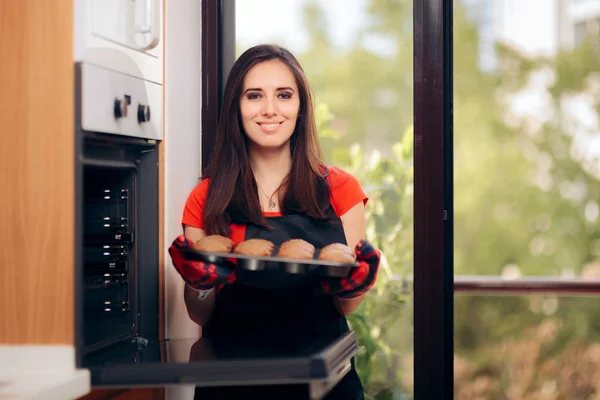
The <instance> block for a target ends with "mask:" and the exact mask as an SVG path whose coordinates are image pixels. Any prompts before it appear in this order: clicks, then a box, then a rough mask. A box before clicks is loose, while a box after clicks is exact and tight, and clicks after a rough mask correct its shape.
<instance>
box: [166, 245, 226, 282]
mask: <svg viewBox="0 0 600 400" xmlns="http://www.w3.org/2000/svg"><path fill="white" fill-rule="evenodd" d="M191 246H192V242H191V241H190V240H189V239H188V238H186V237H185V236H184V235H180V236H178V237H177V239H175V241H174V242H173V244H172V245H171V247H169V254H170V255H171V260H173V265H174V266H175V269H176V270H177V272H179V275H181V277H182V278H183V280H184V281H185V282H186V283H187V284H188V285H189V286H190V287H191V288H193V289H196V290H209V289H212V288H214V287H215V286H216V285H222V284H229V283H233V282H234V281H235V269H234V266H233V265H232V264H229V263H225V264H214V263H207V262H203V261H197V260H189V259H187V258H186V255H185V253H186V251H187V250H188V249H189V248H191Z"/></svg>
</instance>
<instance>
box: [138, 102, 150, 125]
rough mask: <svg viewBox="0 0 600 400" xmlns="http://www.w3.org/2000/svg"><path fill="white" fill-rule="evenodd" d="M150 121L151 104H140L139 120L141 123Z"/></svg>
mask: <svg viewBox="0 0 600 400" xmlns="http://www.w3.org/2000/svg"><path fill="white" fill-rule="evenodd" d="M148 121H150V106H149V105H144V104H140V105H138V122H139V123H140V124H141V123H143V122H148Z"/></svg>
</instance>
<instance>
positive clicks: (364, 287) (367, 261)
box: [321, 240, 381, 299]
mask: <svg viewBox="0 0 600 400" xmlns="http://www.w3.org/2000/svg"><path fill="white" fill-rule="evenodd" d="M354 251H355V252H356V261H358V262H359V264H360V265H359V266H358V267H355V268H352V270H351V271H350V274H348V276H347V277H345V278H327V279H325V280H323V282H322V283H321V285H322V287H323V290H324V291H325V292H326V293H329V294H331V295H334V296H336V297H339V298H341V299H353V298H356V297H360V296H362V295H364V294H365V293H367V291H369V289H371V287H372V286H373V285H374V284H375V280H376V279H377V273H378V272H379V263H380V261H381V252H380V251H379V250H377V249H376V248H375V247H373V245H372V244H371V243H369V242H367V241H366V240H361V241H360V242H359V243H358V244H357V245H356V247H355V249H354Z"/></svg>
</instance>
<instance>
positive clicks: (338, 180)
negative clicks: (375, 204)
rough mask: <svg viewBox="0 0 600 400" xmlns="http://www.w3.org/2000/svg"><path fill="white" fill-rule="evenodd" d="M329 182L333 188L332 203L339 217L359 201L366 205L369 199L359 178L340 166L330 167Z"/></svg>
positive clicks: (331, 188)
mask: <svg viewBox="0 0 600 400" xmlns="http://www.w3.org/2000/svg"><path fill="white" fill-rule="evenodd" d="M327 182H328V183H329V188H330V190H331V205H332V206H333V209H334V210H335V213H336V215H337V216H339V217H341V216H342V215H344V214H346V213H347V212H348V211H349V210H350V209H351V208H352V207H354V206H355V205H357V204H358V203H359V202H361V201H362V202H363V204H364V205H366V204H367V201H368V200H369V198H368V197H367V195H366V194H365V192H364V190H363V188H362V186H361V185H360V182H359V181H358V179H356V178H355V177H354V176H352V175H351V174H349V173H347V172H345V171H343V170H341V169H340V168H337V167H329V174H328V175H327Z"/></svg>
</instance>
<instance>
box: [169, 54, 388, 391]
mask: <svg viewBox="0 0 600 400" xmlns="http://www.w3.org/2000/svg"><path fill="white" fill-rule="evenodd" d="M321 160H322V156H321V148H320V144H319V141H318V137H317V131H316V124H315V118H314V113H313V100H312V95H311V91H310V87H309V84H308V81H307V78H306V76H305V74H304V71H303V70H302V67H301V66H300V63H299V62H298V61H297V60H296V58H295V57H294V56H293V55H292V54H291V53H290V52H289V51H287V50H285V49H283V48H281V47H279V46H274V45H260V46H255V47H253V48H250V49H249V50H247V51H246V52H244V54H242V55H241V56H240V57H239V59H238V60H237V61H236V63H235V64H234V66H233V68H232V70H231V72H230V74H229V77H228V80H227V84H226V86H225V93H224V99H223V106H222V110H221V119H220V121H219V125H218V128H217V136H216V140H215V148H214V153H213V157H212V160H211V163H210V165H209V168H208V170H207V171H206V173H205V174H204V175H205V177H204V179H203V180H202V181H201V182H200V183H199V184H198V185H197V186H196V188H194V190H193V191H192V193H191V194H190V196H189V198H188V200H187V203H186V206H185V210H184V215H183V220H182V223H183V226H184V234H185V235H184V236H180V237H178V238H177V239H176V240H175V242H174V243H173V245H172V246H171V248H170V249H169V253H170V254H171V257H172V259H173V264H174V266H175V268H176V269H177V270H178V272H179V273H180V274H181V276H182V277H183V279H184V280H185V281H186V282H187V285H186V289H185V303H186V306H187V310H188V314H189V316H190V318H191V319H192V320H193V321H195V322H196V323H198V324H199V325H201V326H202V327H203V335H204V336H206V337H214V338H217V337H239V338H240V340H244V338H246V339H247V338H251V337H252V336H254V337H260V338H265V337H267V338H272V339H273V340H274V341H278V343H282V342H285V343H287V344H289V345H290V346H295V348H297V349H300V348H302V346H303V345H304V344H307V345H308V344H309V343H312V342H313V341H314V340H316V339H323V338H325V339H327V340H331V341H333V340H335V339H336V338H337V337H339V336H340V335H341V334H343V333H344V332H347V331H348V324H347V321H346V318H345V315H347V314H349V313H351V312H353V311H354V310H356V308H357V307H358V306H359V305H360V303H361V302H362V300H363V296H364V294H365V293H366V292H367V291H368V290H369V289H370V288H371V286H372V285H373V284H374V282H375V278H376V276H377V271H378V268H379V259H380V254H379V252H378V251H377V250H375V249H373V247H372V246H371V245H370V244H369V243H368V242H366V241H365V240H364V237H365V210H364V207H365V204H366V203H367V197H366V195H365V193H364V192H363V190H362V189H361V187H360V184H359V183H358V181H357V180H356V179H355V178H354V177H353V176H351V175H349V174H347V173H346V172H343V171H342V170H340V169H338V168H335V167H326V166H325V165H324V164H323V163H322V161H321ZM207 234H219V235H223V236H228V237H230V238H231V239H232V240H233V241H234V243H236V244H237V243H240V242H241V241H243V240H245V239H249V238H262V239H266V240H270V241H272V242H274V243H275V244H276V245H278V244H281V243H283V242H284V241H286V240H289V239H294V238H299V239H304V240H306V241H308V242H310V243H312V244H313V245H314V246H315V248H322V247H324V246H326V245H328V244H331V243H336V242H337V243H344V244H347V245H348V246H350V247H352V248H355V249H356V254H357V259H358V260H359V261H360V267H358V268H355V269H354V270H353V272H352V273H351V274H350V276H348V277H347V278H344V279H340V278H328V279H326V278H322V277H321V278H319V277H316V276H314V275H310V274H307V275H290V274H285V273H283V272H281V271H268V272H267V271H262V273H261V274H253V273H252V272H251V271H245V270H243V269H239V270H235V269H234V268H231V267H230V266H227V265H214V264H205V263H201V262H196V261H190V260H186V259H185V257H184V250H185V249H186V248H187V247H189V246H190V244H191V243H193V242H195V241H197V240H199V239H201V238H202V237H203V236H205V235H207ZM249 390H250V388H242V389H241V391H240V388H218V389H202V391H201V392H202V394H201V396H200V390H199V389H198V390H197V397H198V398H202V399H207V398H213V397H210V396H211V395H212V396H214V398H219V399H225V398H240V397H239V396H242V397H244V398H246V397H247V398H254V396H256V398H283V396H286V397H287V398H294V396H295V395H297V396H299V393H300V389H299V388H298V387H293V386H285V387H261V388H258V387H257V388H252V390H255V392H250V391H249ZM236 393H237V394H236ZM363 396H364V395H363V390H362V386H361V383H360V380H359V378H358V375H357V374H356V371H355V370H354V367H353V368H352V370H351V371H350V372H349V373H348V375H346V376H345V377H344V378H343V379H342V381H340V383H339V384H338V385H337V386H336V387H335V388H334V389H333V390H332V392H330V394H329V396H328V397H327V398H328V399H344V400H346V399H360V398H363ZM304 398H306V397H304Z"/></svg>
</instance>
